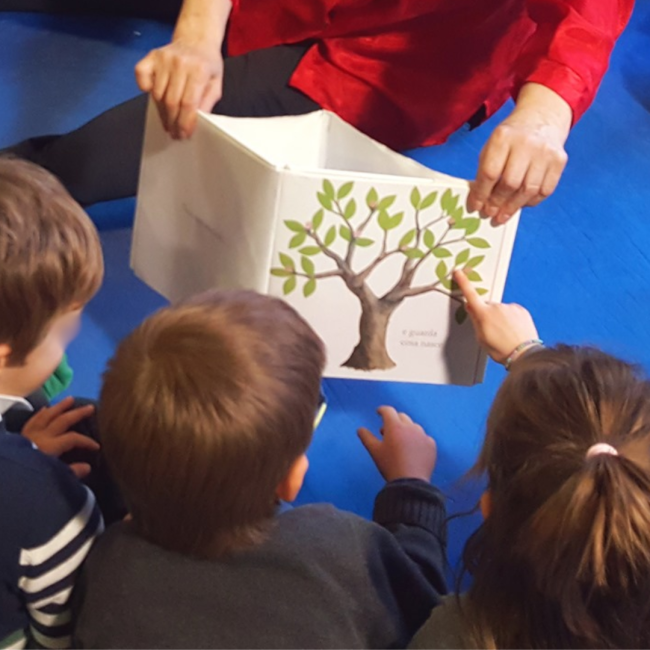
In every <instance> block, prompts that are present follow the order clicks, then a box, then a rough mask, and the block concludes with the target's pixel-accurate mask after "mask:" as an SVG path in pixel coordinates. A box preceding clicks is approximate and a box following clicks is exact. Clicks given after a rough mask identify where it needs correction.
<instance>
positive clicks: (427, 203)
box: [420, 192, 438, 210]
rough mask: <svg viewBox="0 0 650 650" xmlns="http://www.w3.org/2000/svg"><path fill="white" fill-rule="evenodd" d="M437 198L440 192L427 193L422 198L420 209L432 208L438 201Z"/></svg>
mask: <svg viewBox="0 0 650 650" xmlns="http://www.w3.org/2000/svg"><path fill="white" fill-rule="evenodd" d="M437 198H438V192H431V194H427V195H426V196H425V197H424V199H423V200H422V203H420V210H426V209H427V208H430V207H431V206H432V205H433V204H434V203H435V202H436V199H437Z"/></svg>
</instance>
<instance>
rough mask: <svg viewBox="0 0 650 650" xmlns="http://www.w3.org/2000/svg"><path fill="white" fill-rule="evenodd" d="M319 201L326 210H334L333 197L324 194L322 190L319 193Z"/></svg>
mask: <svg viewBox="0 0 650 650" xmlns="http://www.w3.org/2000/svg"><path fill="white" fill-rule="evenodd" d="M318 202H319V203H320V204H321V205H322V206H323V207H324V208H325V209H326V210H330V211H331V210H332V199H331V198H330V197H329V196H327V195H326V194H323V193H322V192H319V193H318Z"/></svg>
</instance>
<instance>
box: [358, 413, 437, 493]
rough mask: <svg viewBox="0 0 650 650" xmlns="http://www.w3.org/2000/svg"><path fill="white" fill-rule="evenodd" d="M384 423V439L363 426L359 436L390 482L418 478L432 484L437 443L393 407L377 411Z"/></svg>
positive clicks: (382, 473)
mask: <svg viewBox="0 0 650 650" xmlns="http://www.w3.org/2000/svg"><path fill="white" fill-rule="evenodd" d="M378 413H379V415H381V418H382V420H383V423H384V424H383V426H382V428H381V430H380V433H381V434H382V437H383V440H380V439H379V438H377V437H376V436H375V435H374V434H373V433H371V432H370V431H369V430H368V429H366V428H364V427H362V428H360V429H359V431H358V434H359V438H360V439H361V442H362V443H363V446H364V447H365V448H366V449H367V450H368V453H369V454H370V456H371V457H372V459H373V460H374V461H375V465H377V469H378V470H379V471H380V473H381V475H382V476H383V477H384V478H385V479H386V480H387V481H394V480H396V479H399V478H419V479H422V480H423V481H427V482H429V481H430V480H431V475H432V474H433V470H434V468H435V466H436V457H437V451H436V443H435V441H434V440H433V438H430V437H429V436H427V434H426V433H425V432H424V429H423V428H422V427H421V426H420V425H419V424H416V423H415V422H413V420H411V418H410V417H409V416H408V415H406V413H398V412H397V411H396V410H395V409H394V408H393V407H392V406H382V407H380V408H379V409H378Z"/></svg>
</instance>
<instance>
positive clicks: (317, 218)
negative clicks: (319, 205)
mask: <svg viewBox="0 0 650 650" xmlns="http://www.w3.org/2000/svg"><path fill="white" fill-rule="evenodd" d="M324 216H325V213H324V212H323V211H322V210H319V211H318V212H316V213H315V214H314V216H313V217H312V218H311V227H312V230H313V231H314V232H316V231H317V230H318V229H319V228H320V226H321V224H322V223H323V217H324Z"/></svg>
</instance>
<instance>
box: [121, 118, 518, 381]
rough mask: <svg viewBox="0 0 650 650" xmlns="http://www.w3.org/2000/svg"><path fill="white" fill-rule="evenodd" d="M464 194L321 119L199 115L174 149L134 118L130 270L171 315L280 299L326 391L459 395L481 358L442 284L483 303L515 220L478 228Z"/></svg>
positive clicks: (478, 370)
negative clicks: (317, 356) (331, 385)
mask: <svg viewBox="0 0 650 650" xmlns="http://www.w3.org/2000/svg"><path fill="white" fill-rule="evenodd" d="M468 190H469V186H468V183H467V182H466V181H463V180H460V179H457V178H453V177H450V176H446V175H444V174H440V173H437V172H435V171H432V170H430V169H428V168H426V167H424V166H422V165H420V164H418V163H416V162H414V161H413V160H410V159H408V158H406V157H404V156H401V155H399V154H397V153H395V152H393V151H391V150H390V149H388V148H386V147H384V146H383V145H381V144H379V143H377V142H375V141H374V140H372V139H370V138H368V137H367V136H365V135H363V134H362V133H360V132H359V131H357V130H356V129H354V128H353V127H351V126H350V125H348V124H346V123H345V122H343V121H342V120H341V119H339V118H338V117H337V116H335V115H333V114H332V113H329V112H326V111H318V112H314V113H310V114H307V115H303V116H297V117H275V118H232V117H224V116H219V115H206V114H201V115H200V116H199V123H198V127H197V130H196V133H195V134H194V136H193V137H192V138H191V140H189V141H184V142H175V141H172V140H171V139H170V138H169V137H168V136H167V134H165V132H164V131H163V129H162V127H161V125H160V123H159V119H158V116H157V114H156V113H155V110H154V109H153V108H151V107H150V110H149V116H148V120H147V132H146V137H145V146H144V157H143V163H142V172H141V177H140V187H139V192H138V203H137V212H136V221H135V227H134V238H133V250H132V266H133V268H134V270H135V272H136V274H137V275H138V276H139V277H140V278H142V280H144V282H146V283H147V284H149V285H150V286H151V287H152V288H154V289H156V290H157V291H159V292H160V293H162V294H163V295H164V296H166V297H167V298H169V299H171V300H177V299H179V298H183V297H186V296H188V295H190V294H193V293H197V292H200V291H204V290H206V289H210V288H214V287H219V288H245V289H255V290H257V291H260V292H263V293H269V294H272V295H275V296H280V297H282V298H284V299H285V300H286V301H287V302H289V303H290V304H292V305H293V306H294V307H295V308H296V309H297V310H298V311H299V312H300V313H301V314H302V315H303V316H304V317H305V318H306V319H307V321H309V323H310V324H311V325H312V326H313V327H314V329H315V330H316V331H317V332H318V333H319V335H320V336H321V337H322V338H323V340H324V341H325V344H326V346H327V352H328V365H327V369H326V376H329V377H351V378H359V379H379V380H391V381H411V382H427V383H454V384H473V383H476V382H480V381H481V380H482V377H483V373H484V369H485V361H486V359H485V356H484V355H483V354H482V353H481V351H480V349H479V347H478V345H477V343H476V342H475V340H474V336H473V331H472V326H471V323H470V322H469V320H468V318H467V314H466V312H465V308H464V306H463V301H462V299H461V297H460V294H459V292H458V290H457V287H456V286H455V284H454V283H453V282H452V280H451V273H452V271H453V270H454V269H456V268H464V269H466V271H467V273H468V276H469V278H470V279H471V280H472V281H473V282H474V283H475V285H476V287H477V290H478V291H479V293H481V294H482V295H484V296H485V298H486V299H488V300H493V301H499V300H500V299H501V296H502V293H503V288H504V284H505V278H506V273H507V269H508V264H509V261H510V254H511V251H512V246H513V243H514V238H515V233H516V229H517V221H518V215H516V216H515V218H513V219H511V220H510V221H509V222H508V224H507V225H506V226H499V227H493V226H492V225H491V224H490V222H489V220H485V219H480V218H479V216H478V215H477V214H468V213H467V212H466V210H465V201H466V197H467V193H468Z"/></svg>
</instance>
